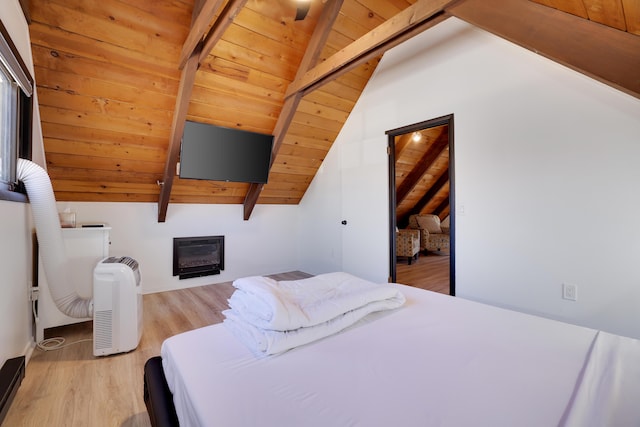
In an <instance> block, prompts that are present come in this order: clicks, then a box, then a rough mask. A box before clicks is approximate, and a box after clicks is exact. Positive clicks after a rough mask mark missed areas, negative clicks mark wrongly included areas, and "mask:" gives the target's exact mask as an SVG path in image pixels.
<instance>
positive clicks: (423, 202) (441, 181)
mask: <svg viewBox="0 0 640 427" xmlns="http://www.w3.org/2000/svg"><path fill="white" fill-rule="evenodd" d="M448 181H449V168H447V169H445V170H444V171H443V172H442V175H440V177H439V178H438V180H437V181H436V182H434V183H433V185H432V186H431V188H429V191H427V192H426V193H425V194H424V196H422V197H421V198H420V200H419V201H418V203H416V205H415V206H414V207H413V208H411V210H410V211H409V212H407V213H406V214H405V215H403V216H402V218H398V223H401V222H402V221H405V220H406V218H408V217H409V216H411V215H415V214H419V213H421V212H422V209H424V207H425V206H427V204H428V203H429V201H430V200H431V199H433V198H434V197H435V195H436V194H438V192H439V191H440V190H441V189H442V187H444V185H445V184H446V183H447V182H448Z"/></svg>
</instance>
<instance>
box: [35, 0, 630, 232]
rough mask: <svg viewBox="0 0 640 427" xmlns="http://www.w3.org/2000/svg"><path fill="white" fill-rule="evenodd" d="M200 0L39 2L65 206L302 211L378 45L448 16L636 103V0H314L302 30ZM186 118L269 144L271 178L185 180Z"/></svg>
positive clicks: (41, 56)
mask: <svg viewBox="0 0 640 427" xmlns="http://www.w3.org/2000/svg"><path fill="white" fill-rule="evenodd" d="M196 3H197V4H196V5H194V1H193V0H136V1H135V2H129V1H125V0H31V1H30V4H29V6H28V12H29V13H28V14H29V15H30V16H29V18H30V26H29V28H30V34H31V40H32V51H33V58H34V64H35V79H36V83H37V91H38V98H39V102H40V115H41V120H42V129H43V135H44V146H45V153H46V159H47V167H48V171H49V174H50V176H51V179H52V183H53V187H54V191H55V194H56V198H57V200H59V201H103V202H125V201H126V202H157V203H158V206H159V209H158V210H159V216H158V220H159V221H164V220H165V215H166V211H167V207H168V205H169V204H170V203H232V204H244V205H245V219H248V218H249V216H250V214H251V210H252V209H253V206H254V205H255V204H256V203H258V204H297V203H298V202H299V201H300V199H301V198H302V196H303V195H304V193H305V191H306V190H307V187H308V186H309V184H310V182H311V180H312V179H313V177H314V175H315V173H316V172H317V170H318V168H319V167H320V165H321V164H322V161H323V159H324V156H325V155H326V153H327V152H328V150H329V149H330V147H331V145H332V143H333V141H334V140H335V138H336V136H337V135H338V133H339V132H340V129H341V128H342V126H343V124H344V123H345V121H346V119H347V117H348V116H349V113H350V112H351V109H352V108H353V106H354V105H355V103H356V101H357V100H358V97H359V96H360V93H361V91H362V90H363V88H364V87H365V85H366V84H367V82H368V80H369V78H370V77H371V75H372V73H373V71H374V70H375V68H376V65H377V64H378V62H379V60H380V57H381V55H382V54H383V52H384V50H386V49H388V48H390V47H392V46H394V43H396V44H397V43H399V42H401V41H402V40H403V39H406V38H409V37H411V36H412V35H413V34H415V33H418V32H420V31H425V30H428V28H430V26H433V25H436V24H437V23H438V22H441V21H442V20H443V19H446V18H447V17H449V16H456V17H459V18H460V19H463V20H466V21H468V22H470V23H472V24H474V25H477V26H479V27H481V28H484V29H486V30H488V31H491V32H494V33H495V34H498V35H500V36H502V37H505V38H507V39H509V40H511V41H513V42H515V43H519V44H521V45H523V46H524V47H527V48H529V49H532V50H535V51H538V52H539V53H541V54H543V55H546V56H548V57H550V58H552V59H554V60H557V61H559V62H561V63H563V64H565V65H568V66H570V67H572V68H575V69H577V70H579V71H581V72H584V73H586V74H588V75H590V76H592V77H594V78H597V79H599V80H601V81H604V82H605V83H607V84H611V85H612V86H614V87H617V88H619V89H621V90H624V91H626V92H627V93H630V94H632V95H633V96H640V81H639V79H640V77H638V76H639V75H638V73H637V70H638V69H640V67H638V65H640V59H639V57H640V53H639V52H640V44H638V39H639V37H638V35H639V34H640V25H639V24H638V23H639V22H640V18H639V17H640V4H638V2H637V1H635V0H600V1H594V0H547V1H543V0H540V1H535V2H534V1H528V0H504V1H498V0H466V1H462V0H461V1H452V2H447V1H436V0H388V1H380V0H344V1H342V0H325V1H324V2H323V1H322V0H312V3H311V8H310V11H309V13H308V15H307V17H306V19H304V20H302V21H295V20H294V18H295V14H296V4H295V2H294V0H248V1H246V0H227V1H223V0H203V1H199V0H198V1H196ZM332 8H334V9H335V10H334V11H333V12H334V13H332V12H331V9H332ZM194 10H195V11H196V12H195V13H194ZM556 27H559V28H560V29H561V30H562V32H561V33H560V34H562V36H560V35H558V34H559V33H558V31H559V30H556ZM323 28H326V31H322V29H323ZM374 29H376V30H375V31H373V30H374ZM383 29H384V31H387V32H388V34H392V36H389V37H386V38H385V39H384V40H383V41H381V40H382V39H377V38H376V37H380V34H382V33H383V32H384V31H383ZM572 31H574V32H575V34H576V40H577V41H575V42H572V40H573V39H572V37H571V34H572ZM385 34H387V33H385ZM208 42H209V44H210V46H208ZM603 44H604V46H605V48H603V47H602V45H603ZM209 47H210V49H209ZM199 49H203V50H202V52H203V53H201V54H200V50H199ZM589 49H591V50H589ZM194 52H195V53H194ZM591 52H596V53H597V55H595V54H591ZM194 56H197V58H196V59H192V58H194ZM185 119H186V120H193V121H198V122H203V123H211V124H215V125H219V126H225V127H231V128H237V129H244V130H250V131H255V132H260V133H269V134H274V135H276V142H277V143H276V145H275V147H274V158H273V165H272V168H271V173H270V175H269V183H268V184H266V185H265V186H264V187H262V186H255V185H253V186H250V185H249V184H243V183H227V182H211V181H195V180H181V179H179V178H178V177H176V176H175V163H176V162H177V161H179V159H178V153H179V139H180V136H181V131H180V130H181V126H182V125H183V123H184V120H185ZM425 119H428V118H425ZM434 173H435V174H437V171H436V172H434ZM421 191H427V190H424V189H423V190H421ZM439 197H443V196H442V194H440V196H439Z"/></svg>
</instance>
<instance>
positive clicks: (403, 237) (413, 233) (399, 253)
mask: <svg viewBox="0 0 640 427" xmlns="http://www.w3.org/2000/svg"><path fill="white" fill-rule="evenodd" d="M419 253H420V230H411V229H403V230H398V231H397V232H396V257H407V259H408V261H407V262H408V264H409V265H411V261H412V260H413V259H416V260H417V259H418V254H419Z"/></svg>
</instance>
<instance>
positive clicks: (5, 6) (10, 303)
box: [0, 0, 44, 366]
mask: <svg viewBox="0 0 640 427" xmlns="http://www.w3.org/2000/svg"><path fill="white" fill-rule="evenodd" d="M0 19H1V20H2V23H3V25H4V26H5V28H6V29H7V31H8V32H9V35H10V36H11V39H12V41H13V43H14V44H15V46H16V48H17V49H18V51H19V52H20V55H21V56H22V59H23V60H24V62H25V64H26V65H27V67H28V68H29V70H30V71H31V74H32V75H33V59H32V56H31V44H30V38H29V28H28V26H27V22H26V20H25V18H24V15H23V14H22V9H21V8H20V4H19V2H18V0H2V7H0ZM39 117H40V113H39V110H38V104H37V100H35V102H34V126H33V152H34V160H35V161H38V162H42V163H43V159H44V157H43V155H42V153H43V144H42V131H41V129H40V122H39V119H38V118H39ZM31 230H32V225H31V215H30V210H29V205H28V204H26V203H17V202H8V201H0V236H2V238H1V239H0V272H2V280H1V281H0V366H2V364H4V362H5V361H6V359H9V358H12V357H16V356H21V355H25V354H26V355H27V357H28V356H29V355H30V352H31V350H32V348H33V344H32V340H31V336H32V332H31V329H32V320H31V319H32V318H31V303H30V302H29V301H28V300H27V295H28V293H27V292H28V288H29V286H30V283H31V282H32V280H33V278H32V238H31V233H32V231H31Z"/></svg>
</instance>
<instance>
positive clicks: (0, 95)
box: [0, 21, 33, 200]
mask: <svg viewBox="0 0 640 427" xmlns="http://www.w3.org/2000/svg"><path fill="white" fill-rule="evenodd" d="M32 93H33V78H32V77H31V75H30V73H29V71H28V70H27V67H26V66H25V65H24V62H23V61H22V58H21V57H20V54H19V53H18V50H17V49H16V47H15V45H14V44H13V42H12V41H11V38H10V37H9V33H8V31H7V30H6V28H5V27H4V25H3V24H2V22H1V21H0V199H16V200H18V199H19V198H16V197H15V196H11V195H10V194H9V193H10V192H11V191H20V192H24V191H23V189H21V186H20V185H18V182H17V179H16V164H17V161H18V157H23V158H28V159H30V158H31V125H32V123H31V120H32V102H31V95H32Z"/></svg>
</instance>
